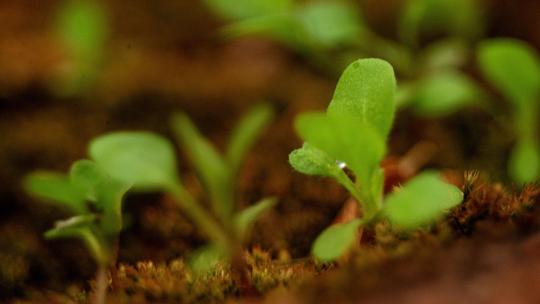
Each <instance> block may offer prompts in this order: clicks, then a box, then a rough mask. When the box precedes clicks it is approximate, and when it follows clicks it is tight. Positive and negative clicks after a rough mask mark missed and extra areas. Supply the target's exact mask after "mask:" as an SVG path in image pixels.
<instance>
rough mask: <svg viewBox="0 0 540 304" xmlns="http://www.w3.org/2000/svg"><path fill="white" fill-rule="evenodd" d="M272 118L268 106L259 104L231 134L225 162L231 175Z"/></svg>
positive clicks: (272, 114)
mask: <svg viewBox="0 0 540 304" xmlns="http://www.w3.org/2000/svg"><path fill="white" fill-rule="evenodd" d="M273 116H274V113H273V110H272V108H271V107H270V105H268V104H260V105H257V106H255V107H254V108H253V109H251V110H250V111H249V112H248V113H247V114H245V115H244V117H242V119H241V120H240V122H239V123H238V125H237V126H236V127H235V129H234V130H233V132H232V135H231V138H230V140H229V145H228V147H227V152H226V156H227V162H228V163H229V166H230V168H231V170H232V172H233V173H236V172H238V170H239V168H240V165H241V163H242V161H243V160H244V157H245V156H246V153H247V152H248V151H249V149H250V148H251V147H252V146H253V144H254V143H255V142H256V140H257V139H258V137H259V136H260V135H261V133H262V132H263V131H264V129H265V128H266V126H267V125H268V124H269V123H270V120H272V117H273Z"/></svg>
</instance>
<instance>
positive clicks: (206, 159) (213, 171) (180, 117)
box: [172, 113, 234, 222]
mask: <svg viewBox="0 0 540 304" xmlns="http://www.w3.org/2000/svg"><path fill="white" fill-rule="evenodd" d="M172 126H173V129H174V131H175V132H176V134H177V136H178V138H179V140H180V142H181V143H182V147H183V148H184V149H185V150H186V151H187V154H188V156H189V158H190V159H191V161H192V162H193V164H194V165H195V169H196V170H197V173H198V174H199V176H200V178H201V180H202V182H203V184H204V186H205V187H206V189H207V190H208V192H209V193H210V197H211V199H212V203H213V207H214V210H215V211H216V212H217V214H218V215H219V216H220V217H221V219H222V220H224V221H225V222H230V221H231V216H232V213H233V210H234V193H233V191H234V190H233V188H234V187H233V181H232V177H233V176H232V172H231V169H230V168H229V166H228V164H227V163H226V162H225V160H224V159H223V158H222V157H221V155H219V153H218V152H217V151H216V150H215V149H214V147H213V146H212V144H210V142H208V140H206V138H204V137H203V136H202V135H201V134H200V133H199V131H198V130H197V128H196V127H195V125H193V122H191V120H190V119H189V117H188V116H187V115H185V114H183V113H179V114H176V115H174V117H173V119H172Z"/></svg>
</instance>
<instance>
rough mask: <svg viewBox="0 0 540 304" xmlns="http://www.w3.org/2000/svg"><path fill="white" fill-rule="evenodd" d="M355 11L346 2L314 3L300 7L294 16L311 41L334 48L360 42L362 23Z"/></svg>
mask: <svg viewBox="0 0 540 304" xmlns="http://www.w3.org/2000/svg"><path fill="white" fill-rule="evenodd" d="M357 11H358V10H357V8H355V7H351V5H349V4H348V3H347V2H342V1H314V2H308V3H306V4H304V5H302V6H301V7H300V9H298V11H297V14H296V15H297V18H298V19H299V21H300V24H301V25H302V26H303V29H304V31H305V32H306V34H307V36H308V37H309V38H310V40H311V41H313V42H314V43H315V44H316V45H318V46H322V47H325V48H335V47H339V46H343V45H351V44H354V43H356V42H358V41H362V34H363V23H362V20H361V18H360V16H359V15H358V13H357Z"/></svg>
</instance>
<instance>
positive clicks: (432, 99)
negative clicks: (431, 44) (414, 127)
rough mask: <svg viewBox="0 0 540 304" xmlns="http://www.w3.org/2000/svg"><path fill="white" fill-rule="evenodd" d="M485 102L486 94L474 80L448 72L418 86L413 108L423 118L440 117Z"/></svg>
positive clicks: (423, 81) (432, 77)
mask: <svg viewBox="0 0 540 304" xmlns="http://www.w3.org/2000/svg"><path fill="white" fill-rule="evenodd" d="M483 100H484V93H483V92H482V90H481V89H480V88H479V87H478V86H477V85H476V83H475V82H474V81H473V80H472V79H470V78H469V77H468V76H466V75H465V74H462V73H460V72H457V71H446V72H439V73H435V74H433V75H430V76H428V77H426V78H425V79H423V80H422V81H421V82H420V83H419V84H418V87H417V88H416V94H415V96H414V97H413V101H412V106H413V108H414V110H415V111H416V112H417V113H418V114H420V115H422V116H430V117H440V116H444V115H449V114H452V113H454V112H456V111H458V110H460V109H461V108H464V107H466V106H470V105H474V104H480V103H481V102H482V101H483Z"/></svg>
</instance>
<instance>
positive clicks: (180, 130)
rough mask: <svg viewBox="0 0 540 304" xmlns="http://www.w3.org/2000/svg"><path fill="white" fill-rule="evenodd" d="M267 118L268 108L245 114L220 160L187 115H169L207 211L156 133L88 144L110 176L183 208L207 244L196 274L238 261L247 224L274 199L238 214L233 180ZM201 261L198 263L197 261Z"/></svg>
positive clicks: (200, 253)
mask: <svg viewBox="0 0 540 304" xmlns="http://www.w3.org/2000/svg"><path fill="white" fill-rule="evenodd" d="M272 115H273V113H272V110H271V108H270V107H269V106H267V105H260V106H257V107H255V108H254V109H253V110H252V111H250V112H249V113H248V114H247V115H246V116H245V117H244V118H243V119H242V120H241V121H240V123H239V124H238V125H237V127H236V128H235V130H234V131H233V133H232V136H231V138H230V142H229V145H228V147H227V150H226V153H225V155H224V156H222V155H220V154H219V153H218V152H217V151H216V149H215V148H214V147H213V146H212V145H211V144H210V142H208V141H207V140H206V139H205V138H204V137H202V136H201V135H200V134H199V132H198V130H197V129H196V128H195V126H194V125H193V124H192V122H191V121H190V120H189V118H188V117H187V116H186V115H184V114H177V115H175V116H174V117H173V120H172V124H173V128H174V130H175V132H176V133H177V134H178V137H179V138H180V141H181V143H182V146H183V147H184V148H185V149H186V151H187V154H188V156H189V157H190V158H191V160H192V162H193V164H194V166H195V168H196V170H197V173H198V175H199V178H200V180H201V182H202V184H203V185H204V186H205V189H206V191H207V194H208V198H209V200H210V201H211V206H212V211H207V210H206V209H205V208H204V207H203V206H202V205H201V204H200V203H199V202H197V201H196V200H195V199H194V198H193V196H192V195H191V194H190V193H189V192H188V191H187V189H186V188H185V187H184V185H183V184H182V182H181V180H180V176H179V174H178V172H177V165H178V164H177V160H176V157H175V152H174V148H173V145H172V144H171V143H170V142H169V141H168V140H167V139H165V138H163V137H161V136H159V135H156V134H152V133H147V132H115V133H111V134H107V135H104V136H101V137H99V138H97V139H95V140H93V141H92V142H91V144H90V148H89V153H90V155H91V157H92V158H93V159H94V160H95V161H96V162H97V163H98V164H99V165H100V166H101V167H102V168H104V170H106V171H107V172H108V173H109V174H110V175H111V176H113V177H114V178H116V179H119V180H121V181H124V182H128V183H132V184H133V189H134V190H138V191H164V192H167V193H169V194H170V195H171V196H173V197H175V198H176V200H177V202H178V204H179V205H180V207H181V208H182V210H183V211H184V212H185V213H186V214H187V215H188V216H189V217H190V218H191V220H193V222H194V223H195V224H196V225H197V226H198V227H199V228H200V229H201V230H202V231H203V232H204V233H205V234H206V235H207V237H208V238H209V239H210V241H211V243H210V245H208V246H207V247H205V248H203V249H202V250H199V251H198V254H197V255H196V258H195V259H194V261H195V262H194V263H193V266H194V268H196V270H202V269H200V268H201V266H204V268H209V267H211V266H212V265H213V264H214V263H215V262H217V261H218V260H219V259H232V260H233V261H235V262H238V263H240V262H242V257H241V256H242V251H241V247H242V246H241V245H242V241H243V240H244V238H245V236H246V233H247V232H248V231H249V228H250V226H251V225H252V224H253V222H254V221H255V220H256V219H257V218H258V217H259V216H260V215H261V214H263V213H264V212H265V211H267V210H268V209H269V208H271V207H272V206H273V205H275V203H276V201H275V199H273V198H265V199H262V200H261V201H259V202H257V203H256V204H254V205H252V206H251V207H248V208H246V209H244V210H242V211H237V210H236V206H235V201H236V200H235V196H234V186H235V182H234V181H235V178H236V177H237V174H238V171H239V169H240V166H241V164H242V160H243V158H244V157H245V155H246V153H247V151H248V150H249V148H250V147H251V146H252V145H253V144H254V142H255V140H256V138H257V137H258V136H259V135H260V134H261V132H262V131H263V130H264V128H265V126H266V125H267V124H268V123H269V121H270V119H271V118H272ZM218 258H219V259H218ZM201 260H203V262H197V261H201ZM233 266H235V265H233ZM242 271H243V269H242Z"/></svg>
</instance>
